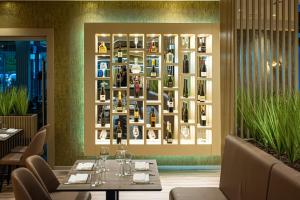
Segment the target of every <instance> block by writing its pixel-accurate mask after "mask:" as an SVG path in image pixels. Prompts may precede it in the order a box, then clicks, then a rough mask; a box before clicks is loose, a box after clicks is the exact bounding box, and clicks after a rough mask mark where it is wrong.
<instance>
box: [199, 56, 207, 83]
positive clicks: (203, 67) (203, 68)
mask: <svg viewBox="0 0 300 200" xmlns="http://www.w3.org/2000/svg"><path fill="white" fill-rule="evenodd" d="M199 59H200V77H201V78H206V76H207V68H206V64H205V59H204V58H203V57H202V58H199Z"/></svg>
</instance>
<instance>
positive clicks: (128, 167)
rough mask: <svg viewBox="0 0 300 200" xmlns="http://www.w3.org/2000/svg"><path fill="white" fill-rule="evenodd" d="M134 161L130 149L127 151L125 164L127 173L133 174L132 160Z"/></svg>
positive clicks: (128, 174) (127, 174)
mask: <svg viewBox="0 0 300 200" xmlns="http://www.w3.org/2000/svg"><path fill="white" fill-rule="evenodd" d="M131 161H132V154H131V153H130V152H129V151H126V152H125V165H126V170H125V175H126V176H130V175H131V163H132V162H131Z"/></svg>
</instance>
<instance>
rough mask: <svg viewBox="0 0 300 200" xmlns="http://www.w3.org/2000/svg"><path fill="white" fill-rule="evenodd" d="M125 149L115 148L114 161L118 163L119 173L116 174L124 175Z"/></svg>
mask: <svg viewBox="0 0 300 200" xmlns="http://www.w3.org/2000/svg"><path fill="white" fill-rule="evenodd" d="M125 152H126V151H125V150H117V151H116V157H115V158H116V161H117V163H119V165H120V169H119V173H117V174H116V176H125V174H124V160H125Z"/></svg>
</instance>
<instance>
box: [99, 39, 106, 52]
mask: <svg viewBox="0 0 300 200" xmlns="http://www.w3.org/2000/svg"><path fill="white" fill-rule="evenodd" d="M98 52H99V53H107V47H106V46H105V42H103V41H102V42H100V45H99V46H98Z"/></svg>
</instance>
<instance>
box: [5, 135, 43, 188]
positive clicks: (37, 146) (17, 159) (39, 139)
mask: <svg viewBox="0 0 300 200" xmlns="http://www.w3.org/2000/svg"><path fill="white" fill-rule="evenodd" d="M45 138H46V130H42V131H40V132H38V133H36V134H35V136H34V137H33V139H32V141H31V143H30V144H29V145H28V148H27V149H26V151H25V152H24V153H9V154H7V155H5V156H4V157H3V158H1V159H0V168H1V169H2V170H3V171H4V169H5V168H6V166H7V167H8V170H7V183H9V179H10V172H11V168H12V167H19V166H25V160H26V158H28V157H29V156H32V155H39V154H40V152H42V150H43V145H44V142H45ZM3 179H4V173H2V175H0V192H1V189H2V184H3Z"/></svg>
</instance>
